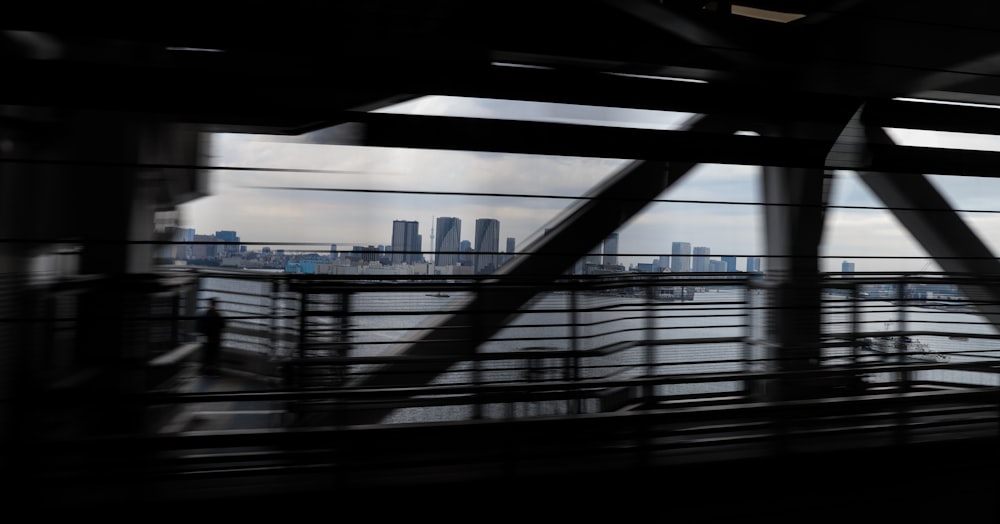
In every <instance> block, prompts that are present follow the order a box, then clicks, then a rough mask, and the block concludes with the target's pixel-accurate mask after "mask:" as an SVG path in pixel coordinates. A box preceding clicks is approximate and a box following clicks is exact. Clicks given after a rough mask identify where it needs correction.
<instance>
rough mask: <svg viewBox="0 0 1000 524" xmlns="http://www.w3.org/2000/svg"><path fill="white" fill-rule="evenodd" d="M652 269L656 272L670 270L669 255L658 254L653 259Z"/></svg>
mask: <svg viewBox="0 0 1000 524" xmlns="http://www.w3.org/2000/svg"><path fill="white" fill-rule="evenodd" d="M652 269H653V271H655V272H656V273H663V272H665V271H670V255H660V256H658V257H656V260H654V261H653V264H652Z"/></svg>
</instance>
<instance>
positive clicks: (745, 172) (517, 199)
mask: <svg viewBox="0 0 1000 524" xmlns="http://www.w3.org/2000/svg"><path fill="white" fill-rule="evenodd" d="M385 111H386V112H400V113H411V114H428V115H436V114H446V115H458V116H472V117H487V118H518V119H526V120H530V119H534V120H547V121H570V122H575V123H587V124H599V125H623V126H624V125H631V126H636V127H656V128H662V129H670V128H676V127H677V126H679V125H681V124H682V123H683V122H684V121H685V120H686V119H687V118H688V116H689V115H685V114H678V113H669V112H662V111H639V110H629V111H625V110H622V111H616V110H611V109H607V108H601V110H597V109H595V108H587V107H582V106H570V105H559V104H537V103H532V104H527V103H523V102H522V103H515V102H505V101H498V100H483V99H459V98H455V97H424V98H420V99H417V100H414V101H412V102H408V103H406V104H401V105H398V106H395V107H392V108H387V109H386V110H385ZM887 132H889V134H890V136H892V137H893V139H894V140H896V141H897V142H899V143H902V144H905V145H915V146H925V147H970V148H971V147H974V148H979V149H984V150H989V149H994V150H997V149H1000V144H997V143H996V142H997V140H996V139H995V138H983V137H977V136H968V135H958V134H947V133H918V132H908V131H902V130H892V129H887ZM211 144H212V147H211V150H210V157H211V160H210V164H211V165H213V166H219V167H229V166H231V167H234V168H240V169H239V170H234V171H227V170H225V169H216V170H212V171H211V173H210V175H211V178H210V187H209V195H208V196H205V197H202V198H199V199H196V200H194V201H192V202H190V203H188V204H184V205H182V206H181V207H180V208H179V211H180V225H181V226H190V225H193V224H198V227H200V228H205V229H206V230H211V231H215V230H226V229H233V228H235V229H237V230H239V231H240V233H241V237H242V238H244V239H245V241H246V242H247V243H255V244H267V243H270V244H277V243H282V244H285V245H286V247H287V248H288V249H293V248H294V246H296V245H301V246H303V247H304V248H306V249H317V248H316V247H315V246H319V245H323V244H330V243H336V244H338V245H377V244H387V243H389V242H387V240H386V239H385V237H386V233H385V231H386V229H384V228H383V226H382V224H387V223H391V221H392V220H395V219H398V218H399V217H409V218H410V219H412V218H413V217H419V218H418V221H419V222H424V223H426V224H431V223H432V222H431V221H433V220H435V218H434V217H437V216H453V217H460V218H462V219H463V220H464V221H466V222H467V223H471V221H472V220H474V219H476V218H480V217H496V218H497V219H499V220H501V221H502V223H503V224H504V232H503V235H504V237H514V238H516V239H517V242H518V246H519V248H521V249H524V248H527V247H528V246H530V243H531V241H532V240H534V239H535V238H537V236H538V235H539V232H541V231H543V230H544V228H546V227H549V226H551V225H553V224H554V223H555V221H556V220H558V218H559V217H560V216H561V215H562V214H563V213H565V212H567V210H568V209H569V208H570V207H571V206H572V204H574V203H575V202H577V200H575V199H577V198H579V197H582V196H583V195H585V194H586V193H587V191H589V190H590V189H591V188H592V187H594V186H595V185H597V184H599V183H600V181H601V180H603V179H604V178H606V177H607V176H609V175H610V174H612V173H614V172H615V171H617V170H618V169H620V168H621V167H622V166H624V165H625V164H626V162H628V161H627V160H624V159H598V158H576V157H552V156H541V155H513V154H502V153H482V152H456V151H430V150H409V149H393V148H364V147H356V146H350V145H345V144H339V145H338V144H329V143H327V144H320V143H313V142H310V139H309V138H308V137H298V138H296V137H292V138H278V137H271V136H261V135H235V134H232V135H213V136H212V137H211ZM245 168H261V169H262V170H261V171H253V170H249V171H248V170H246V169H245ZM269 170H272V171H269ZM283 170H286V171H283ZM759 172H760V169H759V167H757V166H735V165H711V164H706V165H699V166H697V167H696V168H694V169H693V170H691V172H690V173H688V174H687V175H685V176H684V177H682V178H681V179H680V180H679V181H678V182H677V183H675V184H674V185H673V186H672V187H671V188H670V189H669V190H667V191H665V192H664V193H663V194H661V195H659V197H658V199H657V200H656V201H654V202H653V203H651V204H649V205H648V206H646V208H644V209H643V210H642V211H641V212H640V213H639V214H637V215H636V216H634V217H633V218H632V219H631V220H629V221H628V222H626V223H625V224H623V225H622V226H621V227H620V228H618V233H619V234H620V235H621V239H620V241H619V246H618V248H619V249H618V250H619V253H621V255H620V256H619V259H620V260H619V262H620V263H622V264H624V265H626V266H628V265H632V264H636V263H648V262H649V261H650V259H652V258H654V257H657V256H660V255H663V254H669V253H670V245H671V242H672V241H673V240H674V239H678V238H687V239H691V240H692V241H696V242H697V244H698V245H699V246H710V247H711V248H712V251H713V252H717V253H719V254H720V255H735V256H740V257H745V256H755V255H756V256H764V255H766V249H765V239H764V238H763V221H764V212H765V210H764V207H763V206H762V205H760V203H761V202H762V197H761V180H760V174H759ZM831 175H832V178H831V179H830V181H831V186H830V192H829V204H830V207H829V208H828V210H827V213H826V228H825V230H824V232H823V237H822V244H821V246H820V255H821V257H822V258H821V264H822V267H821V268H820V269H821V270H822V271H829V272H836V271H839V269H840V267H839V266H840V261H841V259H843V258H850V259H854V260H857V261H858V267H859V269H862V268H863V270H865V271H888V270H899V271H918V270H930V269H934V267H935V266H934V264H933V263H932V262H930V259H929V257H927V254H926V252H925V251H924V250H923V248H922V247H921V246H920V245H919V244H918V243H917V242H916V241H915V240H914V239H913V238H912V236H911V235H910V234H909V233H908V232H907V231H906V230H905V229H904V228H902V227H901V226H900V224H899V223H898V221H897V220H896V219H895V218H894V217H893V215H892V214H891V213H890V212H889V211H887V210H885V209H884V205H883V204H882V203H881V202H880V201H879V200H878V199H877V198H875V196H874V194H873V193H872V192H871V191H870V190H869V189H868V188H867V186H866V185H864V184H863V183H862V182H861V181H860V179H859V178H858V176H857V175H856V174H855V173H852V172H841V171H837V172H834V173H831ZM928 179H929V180H930V181H931V182H932V184H934V185H935V187H937V188H938V189H939V190H940V191H941V193H942V194H943V196H945V198H946V199H947V200H948V201H949V202H950V203H951V204H952V206H953V207H954V208H955V209H958V210H961V212H960V215H961V216H962V218H963V219H965V220H966V221H967V223H968V224H969V226H970V228H972V229H973V230H974V231H975V232H976V233H977V234H978V235H979V236H980V238H981V239H982V240H983V242H984V243H985V244H986V245H987V246H988V247H989V248H990V249H991V250H993V251H994V252H1000V249H998V246H1000V209H998V204H997V203H996V202H995V201H994V200H995V199H992V198H990V195H992V194H994V191H996V190H1000V181H998V180H996V179H987V178H958V177H942V176H935V175H928ZM466 236H467V237H468V235H466ZM423 237H424V238H423V240H422V245H421V249H422V251H424V252H428V253H432V252H434V251H435V246H434V245H431V243H430V241H429V235H426V234H425V235H423ZM461 240H466V239H461ZM928 265H930V267H927V266H928Z"/></svg>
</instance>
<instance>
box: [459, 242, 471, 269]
mask: <svg viewBox="0 0 1000 524" xmlns="http://www.w3.org/2000/svg"><path fill="white" fill-rule="evenodd" d="M458 250H459V251H461V253H462V254H460V255H459V256H458V263H459V264H462V265H463V266H471V265H472V255H473V252H472V242H470V241H468V240H463V241H462V242H460V243H459V244H458Z"/></svg>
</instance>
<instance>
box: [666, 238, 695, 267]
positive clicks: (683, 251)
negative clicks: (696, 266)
mask: <svg viewBox="0 0 1000 524" xmlns="http://www.w3.org/2000/svg"><path fill="white" fill-rule="evenodd" d="M689 271H691V244H690V243H688V242H674V243H673V244H672V245H671V247H670V272H671V273H686V272H689Z"/></svg>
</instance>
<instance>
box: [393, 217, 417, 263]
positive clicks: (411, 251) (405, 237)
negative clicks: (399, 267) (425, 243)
mask: <svg viewBox="0 0 1000 524" xmlns="http://www.w3.org/2000/svg"><path fill="white" fill-rule="evenodd" d="M419 228H420V224H419V223H417V222H416V221H414V220H393V221H392V263H393V264H403V263H406V264H412V263H415V262H419V261H420V260H421V259H422V258H423V255H422V254H421V253H420V233H419Z"/></svg>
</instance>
